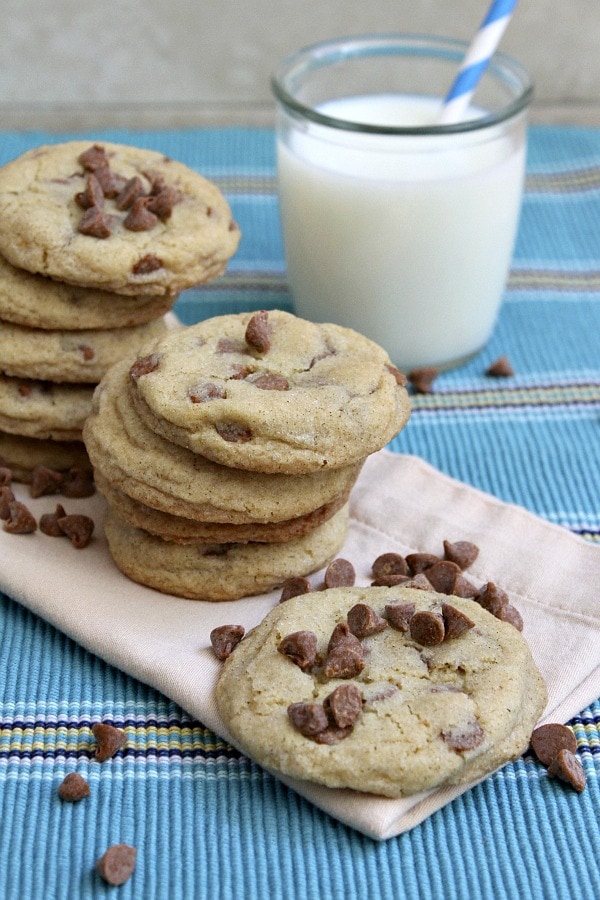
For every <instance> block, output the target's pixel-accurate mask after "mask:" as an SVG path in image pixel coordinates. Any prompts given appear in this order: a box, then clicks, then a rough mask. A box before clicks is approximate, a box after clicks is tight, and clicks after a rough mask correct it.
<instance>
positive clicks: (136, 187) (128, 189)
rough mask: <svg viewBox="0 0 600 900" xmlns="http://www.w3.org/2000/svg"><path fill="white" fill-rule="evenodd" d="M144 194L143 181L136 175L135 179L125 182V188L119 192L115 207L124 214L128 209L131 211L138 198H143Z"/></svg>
mask: <svg viewBox="0 0 600 900" xmlns="http://www.w3.org/2000/svg"><path fill="white" fill-rule="evenodd" d="M143 193H144V185H143V184H142V179H141V178H138V176H137V175H134V176H133V178H130V179H129V181H126V182H125V184H124V186H123V187H122V188H121V190H120V191H119V193H118V195H117V197H116V199H115V206H116V207H117V209H119V210H121V211H122V212H124V211H125V210H126V209H130V208H131V207H132V206H133V204H134V202H135V201H136V200H137V199H138V197H141V196H142V195H143Z"/></svg>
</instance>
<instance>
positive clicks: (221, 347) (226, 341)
mask: <svg viewBox="0 0 600 900" xmlns="http://www.w3.org/2000/svg"><path fill="white" fill-rule="evenodd" d="M216 352H217V353H245V352H246V345H245V344H242V343H241V342H240V341H235V340H234V339H233V338H230V337H223V338H219V340H218V341H217V347H216Z"/></svg>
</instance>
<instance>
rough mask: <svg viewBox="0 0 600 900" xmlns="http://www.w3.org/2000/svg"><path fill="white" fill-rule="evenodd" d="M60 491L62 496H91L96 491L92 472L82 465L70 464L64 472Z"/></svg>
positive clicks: (79, 497) (72, 497)
mask: <svg viewBox="0 0 600 900" xmlns="http://www.w3.org/2000/svg"><path fill="white" fill-rule="evenodd" d="M60 492H61V494H62V495H63V497H70V498H71V499H81V498H83V497H92V496H93V495H94V494H95V493H96V485H95V484H94V473H93V472H92V471H91V469H85V468H83V467H82V466H72V467H71V468H70V469H69V471H68V472H65V473H64V476H63V481H62V484H61V488H60Z"/></svg>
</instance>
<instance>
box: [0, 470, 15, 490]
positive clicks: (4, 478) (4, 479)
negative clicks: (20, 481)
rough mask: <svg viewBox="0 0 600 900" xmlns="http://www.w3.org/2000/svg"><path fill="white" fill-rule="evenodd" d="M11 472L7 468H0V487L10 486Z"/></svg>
mask: <svg viewBox="0 0 600 900" xmlns="http://www.w3.org/2000/svg"><path fill="white" fill-rule="evenodd" d="M12 480H13V471H12V469H9V468H8V466H0V487H6V486H7V485H9V484H12Z"/></svg>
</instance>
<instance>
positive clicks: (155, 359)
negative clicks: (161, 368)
mask: <svg viewBox="0 0 600 900" xmlns="http://www.w3.org/2000/svg"><path fill="white" fill-rule="evenodd" d="M159 363H160V356H159V355H158V353H150V354H148V356H140V357H138V358H137V359H136V361H135V362H134V363H133V365H132V366H131V368H130V369H129V377H130V378H132V379H133V380H134V381H137V380H138V378H141V377H142V375H149V374H150V373H151V372H155V371H156V370H157V369H158V365H159Z"/></svg>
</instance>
